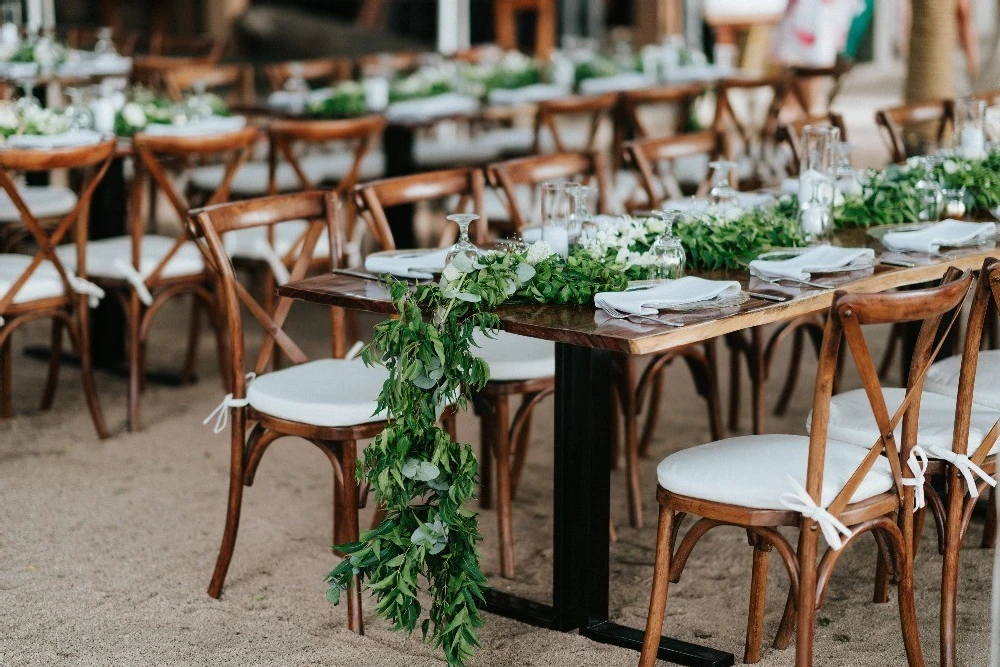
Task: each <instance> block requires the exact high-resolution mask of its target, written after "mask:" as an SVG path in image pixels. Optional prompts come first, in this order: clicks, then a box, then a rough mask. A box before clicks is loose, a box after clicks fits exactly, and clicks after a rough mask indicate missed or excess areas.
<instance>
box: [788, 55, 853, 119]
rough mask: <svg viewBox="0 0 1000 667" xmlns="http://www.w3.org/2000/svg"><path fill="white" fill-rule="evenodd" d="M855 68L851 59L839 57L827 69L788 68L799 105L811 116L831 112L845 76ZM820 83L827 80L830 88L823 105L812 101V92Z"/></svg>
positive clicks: (799, 66) (802, 66) (794, 66)
mask: <svg viewBox="0 0 1000 667" xmlns="http://www.w3.org/2000/svg"><path fill="white" fill-rule="evenodd" d="M853 67H854V61H853V60H852V59H850V58H843V57H839V56H838V57H837V60H836V62H835V63H834V64H833V65H830V66H827V67H809V66H805V65H793V66H791V67H789V68H788V70H789V74H790V75H791V93H792V95H794V96H795V99H797V100H798V102H799V104H800V105H801V106H802V108H803V109H804V110H805V111H806V113H808V114H810V115H819V114H822V113H825V112H827V111H829V110H830V106H831V105H832V104H833V100H834V99H836V97H837V95H838V94H839V93H840V88H841V86H842V85H843V79H844V76H845V75H846V74H847V73H848V72H850V71H851V69H852V68H853ZM817 80H819V81H823V80H826V81H827V82H829V87H828V88H827V90H826V99H825V100H823V104H822V105H819V104H817V101H816V100H815V99H812V96H811V94H810V92H811V90H813V89H814V88H815V84H816V82H817Z"/></svg>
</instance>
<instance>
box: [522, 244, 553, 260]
mask: <svg viewBox="0 0 1000 667" xmlns="http://www.w3.org/2000/svg"><path fill="white" fill-rule="evenodd" d="M554 254H556V253H555V251H554V250H552V248H551V246H549V244H548V243H546V242H545V241H540V240H539V241H535V242H534V243H532V244H531V245H530V246H528V252H527V253H526V254H525V257H524V261H526V262H527V263H528V264H530V265H532V266H535V265H536V264H538V263H539V262H541V261H543V260H545V259H547V258H548V257H551V256H552V255H554Z"/></svg>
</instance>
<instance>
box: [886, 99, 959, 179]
mask: <svg viewBox="0 0 1000 667" xmlns="http://www.w3.org/2000/svg"><path fill="white" fill-rule="evenodd" d="M951 124H952V116H951V105H950V104H949V100H928V101H926V102H917V103H915V104H904V105H901V106H898V107H890V108H888V109H880V110H878V111H876V112H875V125H876V126H877V127H878V129H879V133H880V134H881V135H882V141H883V142H884V143H885V145H886V148H888V149H889V156H890V158H891V160H892V161H893V162H896V163H898V164H902V163H903V162H906V158H907V157H909V156H910V155H924V154H929V153H933V152H934V150H935V149H936V148H940V147H941V144H942V142H943V141H944V138H945V135H946V133H947V132H948V130H949V128H950V127H951Z"/></svg>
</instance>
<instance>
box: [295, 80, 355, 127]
mask: <svg viewBox="0 0 1000 667" xmlns="http://www.w3.org/2000/svg"><path fill="white" fill-rule="evenodd" d="M306 110H307V111H308V112H309V115H310V116H314V117H316V118H330V119H337V118H356V117H358V116H364V115H365V114H367V113H368V106H367V105H366V104H365V89H364V87H363V86H362V85H361V84H360V83H357V82H355V81H344V82H342V83H339V84H337V85H336V86H334V88H333V90H332V91H330V95H329V96H328V97H325V98H323V99H322V100H315V101H312V100H311V101H310V102H309V103H308V105H307V106H306Z"/></svg>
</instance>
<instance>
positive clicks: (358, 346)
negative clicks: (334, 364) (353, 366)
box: [344, 340, 365, 361]
mask: <svg viewBox="0 0 1000 667" xmlns="http://www.w3.org/2000/svg"><path fill="white" fill-rule="evenodd" d="M364 346H365V344H364V343H363V342H362V341H360V340H359V341H356V342H355V343H354V345H352V346H351V349H349V350H348V351H347V354H345V355H344V360H345V361H350V360H351V359H354V358H355V357H356V356H358V352H360V351H361V350H362V349H363V348H364Z"/></svg>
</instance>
